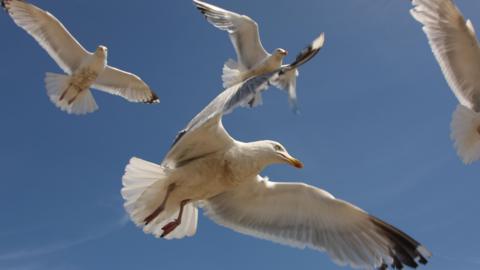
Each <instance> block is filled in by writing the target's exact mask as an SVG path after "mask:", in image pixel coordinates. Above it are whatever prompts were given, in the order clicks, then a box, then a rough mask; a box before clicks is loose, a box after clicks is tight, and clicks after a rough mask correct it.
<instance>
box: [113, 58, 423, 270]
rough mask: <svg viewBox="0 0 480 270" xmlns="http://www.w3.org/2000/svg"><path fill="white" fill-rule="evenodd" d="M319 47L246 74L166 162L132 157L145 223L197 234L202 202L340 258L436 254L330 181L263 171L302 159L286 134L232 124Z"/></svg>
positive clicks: (257, 230) (273, 236)
mask: <svg viewBox="0 0 480 270" xmlns="http://www.w3.org/2000/svg"><path fill="white" fill-rule="evenodd" d="M317 52H318V50H317V51H314V50H309V49H306V50H304V51H303V52H302V53H301V54H300V55H299V56H298V57H297V59H296V60H295V61H294V62H293V63H292V64H290V65H285V66H283V67H281V68H280V69H279V70H277V71H274V72H271V73H268V74H264V75H260V76H257V77H253V78H250V79H248V80H247V81H245V82H242V83H239V84H236V85H234V86H232V87H230V88H228V89H226V90H225V91H224V92H222V93H221V94H220V95H218V96H217V97H216V98H215V99H214V100H213V101H211V102H210V104H209V105H208V106H207V107H205V108H204V109H203V110H202V111H201V112H200V113H199V114H198V115H197V116H195V117H194V118H193V119H192V120H191V121H190V123H189V124H188V125H187V127H186V128H185V129H184V130H183V131H181V132H180V133H179V134H178V135H177V138H176V139H175V141H174V144H173V146H172V148H171V149H170V151H169V152H168V153H167V155H166V157H165V159H164V160H163V162H162V163H161V164H155V163H151V162H148V161H145V160H142V159H139V158H135V157H134V158H132V159H131V160H130V163H129V164H128V165H127V166H126V169H125V174H124V176H123V179H122V180H123V188H122V196H123V198H124V199H125V204H124V206H125V209H126V211H127V212H128V213H129V215H130V217H131V219H132V220H133V221H134V222H135V224H137V225H138V226H140V227H143V230H144V232H145V233H150V234H153V235H155V236H156V237H163V238H166V239H175V238H183V237H186V236H193V235H194V234H195V232H196V229H197V221H198V209H197V207H203V208H204V209H205V212H206V214H207V215H208V216H209V217H210V218H211V219H212V220H214V221H215V222H217V223H218V224H220V225H223V226H226V227H229V228H231V229H233V230H235V231H237V232H240V233H244V234H248V235H252V236H255V237H259V238H263V239H268V240H271V241H274V242H277V243H282V244H287V245H291V246H294V247H299V248H305V247H309V248H313V249H317V250H321V251H326V252H328V254H329V255H330V256H331V257H332V258H333V259H334V261H335V262H337V263H339V264H342V265H346V264H348V265H350V266H352V267H355V268H362V269H373V268H379V269H387V268H388V267H389V266H391V267H392V268H396V269H401V268H403V266H410V267H414V268H415V267H417V266H418V264H420V263H421V264H425V263H427V259H428V258H429V257H430V256H431V254H430V252H429V251H428V250H427V249H426V248H425V247H423V246H422V245H421V244H419V243H418V242H417V241H415V240H414V239H412V238H411V237H410V236H408V235H406V234H405V233H403V232H402V231H400V230H398V229H396V228H395V227H393V226H391V225H389V224H387V223H385V222H383V221H381V220H379V219H377V218H375V217H373V216H371V215H369V214H368V213H366V212H365V211H363V210H361V209H360V208H358V207H356V206H354V205H352V204H349V203H347V202H345V201H342V200H338V199H336V198H335V197H333V196H332V195H331V194H330V193H328V192H327V191H324V190H322V189H319V188H316V187H313V186H309V185H307V184H303V183H295V182H294V183H276V182H272V181H270V180H268V179H267V178H266V177H262V176H260V175H259V173H260V172H261V171H262V170H263V169H264V168H265V167H267V166H269V165H271V164H278V163H286V164H290V165H292V166H294V167H297V168H302V167H303V165H302V163H301V162H300V161H299V160H297V159H295V158H293V157H292V156H291V155H290V154H289V153H288V152H287V150H285V148H284V147H283V146H282V145H281V144H280V143H278V142H274V141H268V140H265V141H256V142H248V143H245V142H240V141H237V140H235V139H234V138H232V137H231V136H230V135H229V134H228V132H227V131H226V130H225V128H224V127H223V125H222V117H223V115H224V114H227V113H230V112H231V111H232V110H234V109H235V108H237V107H239V106H252V100H253V99H255V97H256V96H258V95H259V94H260V92H262V91H264V90H265V89H266V88H267V85H268V84H269V83H270V82H271V81H274V80H276V79H278V77H279V76H282V74H285V72H289V71H291V70H294V69H295V68H297V67H298V66H300V65H302V64H303V63H305V62H306V61H308V60H309V59H310V58H312V57H313V56H314V55H315V54H316V53H317Z"/></svg>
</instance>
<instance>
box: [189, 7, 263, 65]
mask: <svg viewBox="0 0 480 270" xmlns="http://www.w3.org/2000/svg"><path fill="white" fill-rule="evenodd" d="M193 3H194V4H195V5H196V6H197V8H198V9H199V10H200V11H201V12H202V13H203V14H204V15H205V17H206V18H207V20H208V21H209V22H210V23H211V24H213V25H214V26H215V27H217V28H219V29H221V30H224V31H227V32H228V33H229V34H230V40H231V41H232V43H233V47H235V51H236V52H237V58H238V62H239V63H240V65H241V66H243V67H244V68H245V69H251V68H252V67H254V66H255V65H256V64H258V63H259V62H260V61H262V60H263V59H265V58H266V57H268V56H269V54H268V53H267V52H266V51H265V49H264V48H263V46H262V42H261V41H260V35H259V32H258V25H257V23H256V22H255V21H254V20H252V19H251V18H250V17H248V16H245V15H240V14H237V13H235V12H231V11H228V10H225V9H222V8H219V7H216V6H214V5H211V4H208V3H205V2H202V1H199V0H193Z"/></svg>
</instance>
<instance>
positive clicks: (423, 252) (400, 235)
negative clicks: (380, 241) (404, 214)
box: [370, 216, 432, 269]
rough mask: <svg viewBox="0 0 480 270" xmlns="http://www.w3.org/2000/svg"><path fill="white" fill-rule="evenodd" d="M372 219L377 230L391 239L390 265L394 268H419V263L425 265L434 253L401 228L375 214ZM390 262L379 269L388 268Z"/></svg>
mask: <svg viewBox="0 0 480 270" xmlns="http://www.w3.org/2000/svg"><path fill="white" fill-rule="evenodd" d="M370 220H371V221H372V223H373V224H374V225H375V227H376V228H377V231H378V232H379V233H380V234H381V235H383V236H384V237H385V238H386V239H387V240H388V241H390V245H391V246H390V248H389V249H390V254H389V255H390V257H391V258H392V262H391V263H390V266H391V267H392V268H393V269H403V267H404V266H409V267H412V268H417V267H418V264H422V265H425V264H427V263H428V259H429V258H430V257H431V256H432V253H431V252H430V251H428V250H427V248H425V247H424V246H422V245H421V244H420V243H418V242H417V241H416V240H414V239H413V238H411V237H410V236H408V235H407V234H405V233H404V232H402V231H400V230H399V229H397V228H395V227H393V226H391V225H389V224H387V223H385V222H384V221H381V220H379V219H377V218H375V217H373V216H370ZM388 266H389V265H388V264H387V263H386V262H383V264H382V265H381V266H380V267H379V268H378V269H388Z"/></svg>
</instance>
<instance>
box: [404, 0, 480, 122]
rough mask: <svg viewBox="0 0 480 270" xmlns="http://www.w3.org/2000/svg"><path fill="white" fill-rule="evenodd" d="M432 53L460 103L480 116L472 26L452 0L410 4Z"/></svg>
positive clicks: (478, 60) (479, 64) (479, 53)
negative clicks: (479, 113) (421, 25)
mask: <svg viewBox="0 0 480 270" xmlns="http://www.w3.org/2000/svg"><path fill="white" fill-rule="evenodd" d="M412 3H413V5H414V6H415V7H414V8H413V9H412V10H411V11H410V12H411V14H412V16H413V17H414V18H415V19H416V20H417V21H419V22H420V23H422V24H423V31H424V32H425V34H426V35H427V38H428V41H429V43H430V46H431V47H432V51H433V53H434V55H435V57H436V59H437V61H438V63H439V64H440V67H441V69H442V71H443V74H444V76H445V78H446V80H447V82H448V84H449V86H450V88H451V89H452V90H453V92H454V93H455V95H456V97H457V99H458V100H459V102H460V103H461V104H462V105H464V106H466V107H468V108H471V109H472V108H473V109H475V110H476V111H477V112H480V77H479V76H478V74H480V48H479V45H478V42H477V39H476V36H475V30H474V28H473V25H472V23H471V22H470V21H469V20H468V21H465V19H464V18H463V16H462V14H461V13H460V11H459V10H458V8H457V7H456V6H455V5H454V3H453V2H452V1H451V0H436V1H429V0H413V1H412Z"/></svg>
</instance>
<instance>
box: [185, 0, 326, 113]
mask: <svg viewBox="0 0 480 270" xmlns="http://www.w3.org/2000/svg"><path fill="white" fill-rule="evenodd" d="M193 3H194V4H195V6H196V7H197V8H198V9H199V10H200V12H202V13H203V14H204V15H205V17H206V19H207V20H208V21H209V22H210V23H211V24H212V25H214V26H215V27H217V28H219V29H221V30H224V31H227V32H228V33H229V36H230V40H231V42H232V44H233V47H234V48H235V51H236V54H237V61H235V60H232V59H229V60H227V62H226V63H225V65H224V66H223V74H222V80H223V87H224V88H228V87H230V86H232V85H235V84H237V83H239V82H242V81H244V80H246V79H248V78H251V77H254V76H258V75H262V74H266V73H270V72H273V71H275V70H277V69H279V68H280V67H282V63H283V58H284V57H285V56H286V55H287V54H288V53H287V51H286V50H284V49H281V48H277V49H275V51H274V52H273V53H268V52H267V51H266V50H265V49H264V48H263V45H262V42H261V41H260V34H259V30H258V24H257V22H255V21H254V20H252V19H251V18H250V17H248V16H246V15H240V14H237V13H235V12H232V11H228V10H225V9H222V8H220V7H217V6H214V5H212V4H208V3H205V2H203V1H200V0H193ZM319 38H321V41H320V39H319V42H321V45H320V46H323V43H324V36H323V34H322V35H321V36H320V37H319ZM297 76H298V70H297V69H292V70H289V71H288V72H285V73H284V74H282V76H279V77H278V78H277V79H276V80H275V81H272V83H273V84H274V85H275V86H277V87H278V88H280V89H283V90H286V91H287V92H288V95H289V101H290V104H291V106H292V107H293V108H294V109H296V106H297V104H296V103H297V94H296V80H297V78H296V77H297ZM257 101H258V100H257Z"/></svg>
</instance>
